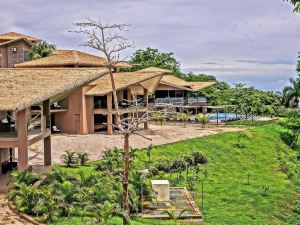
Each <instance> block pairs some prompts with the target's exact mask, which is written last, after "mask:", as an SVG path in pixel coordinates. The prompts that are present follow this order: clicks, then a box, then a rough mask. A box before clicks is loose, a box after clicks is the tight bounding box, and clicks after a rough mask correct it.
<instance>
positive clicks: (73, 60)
mask: <svg viewBox="0 0 300 225" xmlns="http://www.w3.org/2000/svg"><path fill="white" fill-rule="evenodd" d="M70 66H73V67H106V66H107V60H106V59H105V58H103V57H99V56H96V55H92V54H88V53H85V52H80V51H76V50H55V51H54V52H53V54H51V55H50V56H48V57H45V58H40V59H36V60H32V61H27V62H23V63H19V64H16V65H15V67H17V68H40V67H47V68H50V67H70ZM116 68H131V65H130V64H129V63H127V62H119V63H118V64H117V65H116Z"/></svg>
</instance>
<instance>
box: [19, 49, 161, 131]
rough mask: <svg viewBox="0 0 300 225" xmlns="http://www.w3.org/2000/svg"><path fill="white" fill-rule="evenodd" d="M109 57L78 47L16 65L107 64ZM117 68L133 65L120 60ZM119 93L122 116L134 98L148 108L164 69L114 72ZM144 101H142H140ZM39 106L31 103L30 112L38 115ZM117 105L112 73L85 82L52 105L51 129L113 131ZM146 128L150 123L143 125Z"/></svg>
mask: <svg viewBox="0 0 300 225" xmlns="http://www.w3.org/2000/svg"><path fill="white" fill-rule="evenodd" d="M106 62H107V61H106V59H105V58H102V57H98V56H95V55H91V54H87V53H84V52H80V51H75V50H56V51H54V53H53V54H51V55H50V56H48V57H45V58H41V59H37V60H33V61H28V62H23V63H20V64H17V65H15V67H17V68H62V67H81V68H83V67H84V68H87V67H102V68H104V67H106V65H107V63H106ZM115 67H116V68H115V69H119V68H130V67H131V65H130V64H128V63H126V62H119V63H117V64H116V65H115ZM113 76H114V79H115V83H116V88H117V94H118V101H119V102H118V105H119V107H120V112H121V116H122V117H130V116H131V113H132V112H130V102H131V101H132V99H133V98H137V99H138V101H139V102H140V103H141V102H144V103H143V104H144V106H143V107H139V110H140V112H141V113H142V112H146V111H147V108H148V95H149V94H152V93H154V90H155V88H156V86H157V85H158V83H159V80H160V79H161V76H162V73H161V72H149V73H137V72H134V73H131V72H126V73H114V75H113ZM141 104H142V103H141ZM40 111H41V108H40V106H38V105H37V106H32V108H31V114H32V115H33V116H35V115H38V114H39V113H40ZM114 114H115V112H114V104H113V98H112V87H111V80H110V76H109V75H106V76H104V77H102V78H100V79H99V80H97V81H95V82H93V83H90V84H88V85H85V86H84V87H82V88H80V89H78V90H77V91H76V92H73V93H72V94H71V95H69V96H67V97H66V98H63V99H61V100H60V101H58V102H54V104H52V105H51V117H52V131H53V132H64V133H71V134H90V133H94V132H101V131H105V132H107V133H108V134H113V130H114V126H113V124H114V122H115V116H114ZM144 127H145V128H147V124H144Z"/></svg>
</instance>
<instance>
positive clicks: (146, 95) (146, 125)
mask: <svg viewBox="0 0 300 225" xmlns="http://www.w3.org/2000/svg"><path fill="white" fill-rule="evenodd" d="M144 101H145V107H146V113H147V114H148V90H147V89H146V88H144ZM148 128H149V127H148V115H147V119H146V121H145V122H144V129H145V130H147V129H148Z"/></svg>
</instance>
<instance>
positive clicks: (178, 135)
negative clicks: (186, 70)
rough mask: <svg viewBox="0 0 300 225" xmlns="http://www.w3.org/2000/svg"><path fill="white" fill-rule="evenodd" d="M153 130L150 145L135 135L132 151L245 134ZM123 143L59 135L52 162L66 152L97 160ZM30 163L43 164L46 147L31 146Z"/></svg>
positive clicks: (105, 138) (108, 138)
mask: <svg viewBox="0 0 300 225" xmlns="http://www.w3.org/2000/svg"><path fill="white" fill-rule="evenodd" d="M149 127H150V129H149V130H147V131H143V135H145V136H146V137H147V138H151V139H152V141H149V140H147V139H145V138H143V137H141V136H138V135H132V136H131V137H130V146H131V147H133V148H138V149H142V148H145V147H147V146H149V145H150V144H153V145H156V146H157V145H163V144H167V143H172V142H177V141H181V140H187V139H192V138H197V137H202V136H207V135H214V134H219V133H224V132H232V131H239V130H242V129H241V128H229V127H219V128H216V127H213V128H206V129H204V130H202V129H201V128H200V127H199V125H188V127H183V126H182V125H181V124H177V125H163V126H160V125H154V124H151V125H150V126H149ZM122 146H123V140H122V137H121V136H120V135H106V134H89V135H70V134H56V135H52V158H53V163H54V164H60V163H61V159H60V158H61V155H62V154H63V153H64V151H66V150H72V151H77V152H88V153H89V154H90V156H89V158H90V160H92V161H94V160H98V159H99V158H101V156H102V155H103V152H104V151H105V150H107V149H109V148H113V147H117V148H122ZM29 157H30V158H31V159H30V161H29V163H30V164H31V165H37V164H40V165H42V164H43V143H42V142H38V143H36V144H34V145H32V146H30V152H29Z"/></svg>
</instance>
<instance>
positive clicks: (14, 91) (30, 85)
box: [0, 68, 108, 172]
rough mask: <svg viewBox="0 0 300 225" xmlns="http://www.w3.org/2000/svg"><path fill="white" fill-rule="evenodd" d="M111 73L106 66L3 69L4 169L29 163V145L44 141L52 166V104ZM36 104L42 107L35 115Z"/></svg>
mask: <svg viewBox="0 0 300 225" xmlns="http://www.w3.org/2000/svg"><path fill="white" fill-rule="evenodd" d="M107 72H108V70H107V69H105V68H33V69H24V68H22V69H16V68H13V69H0V89H1V92H0V163H1V171H2V172H6V171H8V170H10V169H12V168H11V167H15V166H16V164H15V163H14V162H13V161H15V160H14V159H17V167H18V169H19V170H24V169H26V168H27V166H28V146H30V145H32V144H34V143H36V142H38V141H41V140H42V141H43V142H44V163H45V165H51V116H50V105H51V104H52V103H54V102H59V101H60V100H61V99H64V98H66V96H68V95H72V94H73V93H74V92H77V91H78V89H79V90H81V88H82V87H83V86H85V85H87V84H89V83H90V82H93V81H95V80H96V79H98V78H100V77H101V76H103V75H105V74H106V73H107ZM32 106H40V107H41V111H40V112H39V115H38V116H34V117H32V114H31V112H30V111H31V109H32Z"/></svg>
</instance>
